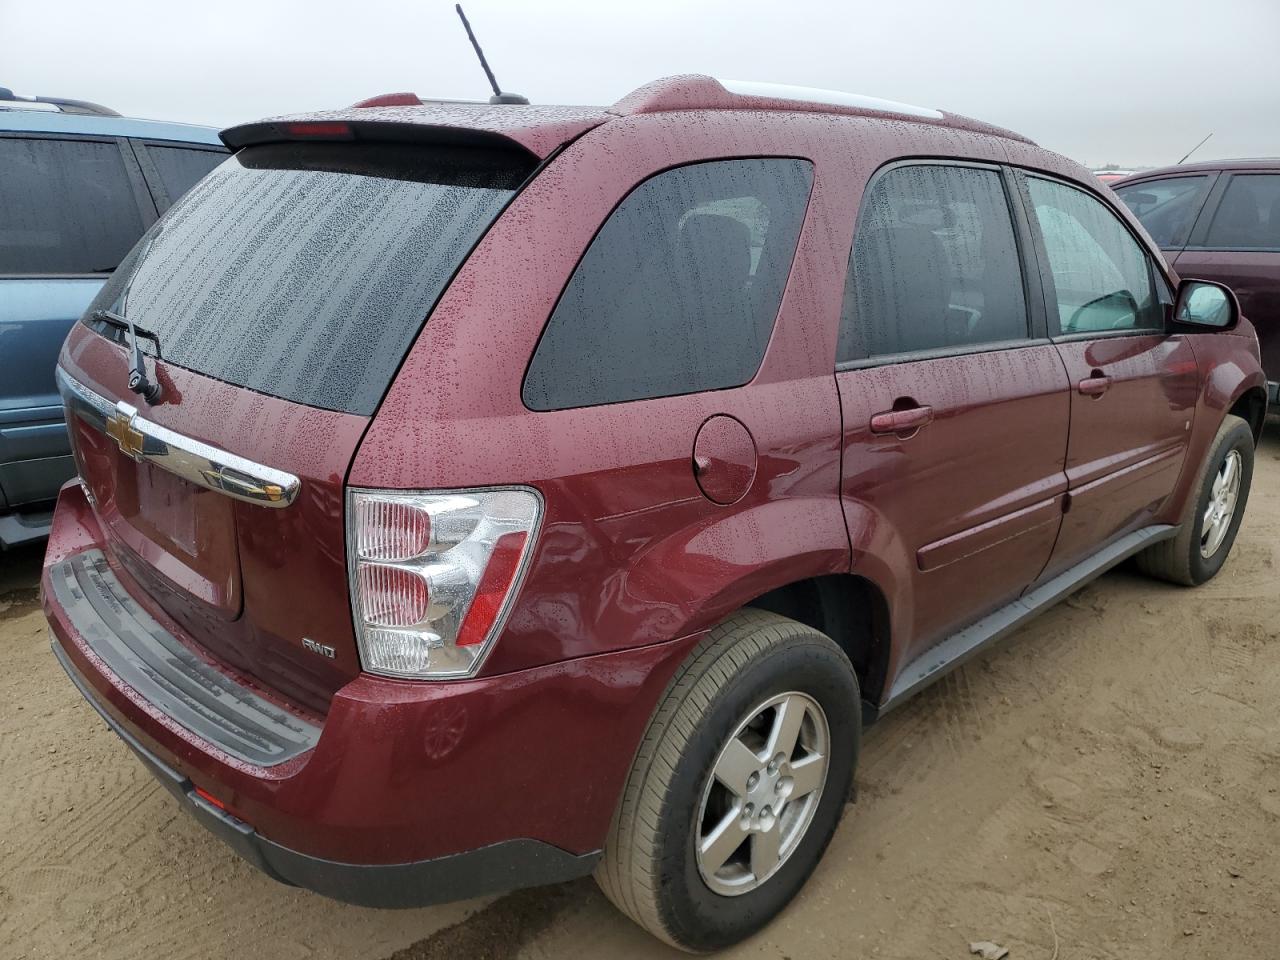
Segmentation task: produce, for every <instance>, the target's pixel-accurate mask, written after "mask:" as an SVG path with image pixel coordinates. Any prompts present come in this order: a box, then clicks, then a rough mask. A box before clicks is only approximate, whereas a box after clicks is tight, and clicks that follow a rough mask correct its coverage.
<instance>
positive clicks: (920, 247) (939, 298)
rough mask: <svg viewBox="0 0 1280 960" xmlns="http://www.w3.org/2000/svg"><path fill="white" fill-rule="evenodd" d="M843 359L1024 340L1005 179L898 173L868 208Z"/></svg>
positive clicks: (880, 185) (964, 172)
mask: <svg viewBox="0 0 1280 960" xmlns="http://www.w3.org/2000/svg"><path fill="white" fill-rule="evenodd" d="M840 326H841V331H840V348H839V353H838V357H837V359H839V360H852V359H859V358H863V357H878V356H885V355H888V354H896V353H908V352H914V351H920V350H932V349H938V348H945V347H962V346H968V345H971V344H981V343H994V342H998V341H1005V340H1017V339H1020V338H1023V337H1026V336H1027V310H1026V301H1025V299H1024V296H1023V289H1022V271H1021V267H1020V266H1019V261H1018V245H1017V241H1016V240H1015V239H1014V233H1013V222H1012V220H1011V219H1010V214H1009V203H1008V200H1007V198H1006V196H1005V191H1004V184H1003V181H1002V179H1001V177H1000V174H999V173H997V172H996V171H994V170H979V169H974V168H971V167H956V166H930V165H917V164H912V165H910V166H904V167H897V168H895V169H892V170H890V171H889V172H888V173H885V174H884V175H883V176H881V177H879V178H877V179H876V180H875V182H874V183H873V184H872V185H871V187H870V189H869V190H868V191H867V194H866V196H865V197H864V198H863V201H862V212H861V214H859V217H858V232H857V237H856V238H855V240H854V245H853V257H852V264H851V267H850V270H849V274H848V277H847V280H846V290H845V300H844V315H843V316H842V318H841V324H840Z"/></svg>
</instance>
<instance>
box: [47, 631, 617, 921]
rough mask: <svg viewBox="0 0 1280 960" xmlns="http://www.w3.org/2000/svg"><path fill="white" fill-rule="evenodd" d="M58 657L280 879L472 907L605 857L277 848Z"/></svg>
mask: <svg viewBox="0 0 1280 960" xmlns="http://www.w3.org/2000/svg"><path fill="white" fill-rule="evenodd" d="M53 653H54V656H55V657H57V659H58V662H59V663H60V664H62V668H63V669H64V670H66V671H67V676H68V677H70V678H71V682H72V683H73V684H75V686H76V688H77V689H78V690H79V691H80V693H81V694H83V695H84V698H85V699H86V700H87V701H89V704H90V706H92V707H93V708H94V709H95V710H97V711H98V713H99V715H101V717H102V719H103V720H105V721H106V723H107V726H109V727H110V728H111V729H112V730H114V731H115V733H116V734H117V735H118V736H119V737H120V739H121V740H123V741H124V742H125V743H126V744H127V745H128V746H129V749H131V750H132V751H133V752H134V753H135V754H137V756H138V759H139V760H141V761H142V762H143V764H144V765H145V766H146V767H147V769H148V770H149V771H150V772H151V774H152V775H153V776H154V777H155V778H156V779H157V780H159V781H160V783H161V785H162V786H163V787H164V788H165V789H166V790H168V791H169V793H171V794H172V795H173V796H174V798H176V799H177V801H178V803H179V804H181V806H182V808H183V809H184V810H185V811H186V812H187V813H189V814H191V815H192V816H193V817H195V818H196V820H198V821H199V822H200V823H201V825H203V826H204V827H205V829H207V830H208V831H209V832H210V833H212V834H213V835H214V836H216V837H217V838H218V839H219V840H221V841H222V842H223V843H225V844H226V845H227V846H229V847H230V848H231V849H232V850H234V851H235V852H236V853H237V854H239V855H240V856H241V857H243V858H244V859H245V860H247V861H249V863H251V864H253V865H254V866H255V867H257V868H258V869H259V870H261V871H262V872H263V873H265V874H267V876H269V877H271V878H272V879H275V880H278V881H280V882H281V883H286V884H289V885H290V886H299V887H306V888H308V889H310V890H314V891H316V892H317V893H323V894H325V895H327V896H330V897H334V898H335V899H338V900H343V901H346V902H348V903H354V904H358V905H360V906H365V907H419V906H426V905H427V904H430V903H441V902H444V901H448V900H465V899H467V898H469V897H477V896H481V895H483V894H486V893H495V892H498V891H501V890H511V889H515V888H517V887H527V886H537V885H541V884H548V883H560V882H563V881H565V880H572V879H575V878H577V877H582V876H586V875H587V874H588V873H590V872H591V870H592V869H593V868H594V867H595V864H596V861H597V860H599V859H600V854H599V853H589V854H584V855H581V856H575V855H573V854H571V853H566V852H565V851H563V850H561V849H559V848H558V847H554V846H551V845H550V844H547V843H541V842H539V841H537V840H528V839H519V840H506V841H500V842H498V843H494V844H491V845H489V846H487V847H483V848H481V849H479V850H470V851H467V852H465V853H458V854H453V855H452V856H444V857H438V858H435V859H431V860H419V861H416V862H412V863H396V864H360V863H341V862H338V861H334V860H325V859H322V858H320V857H312V856H308V855H307V854H305V853H301V852H299V851H297V850H291V849H290V848H288V847H285V846H281V845H280V844H278V843H273V842H272V841H270V840H268V839H267V838H266V837H263V836H261V835H260V834H259V833H258V832H257V831H256V830H254V829H253V827H251V826H250V825H249V824H247V823H245V822H244V821H243V820H241V819H240V818H239V817H236V816H234V815H233V814H230V813H228V812H227V811H226V810H223V809H221V808H220V807H218V806H215V805H214V804H212V803H210V802H209V801H208V800H206V799H205V798H204V797H202V796H200V794H198V793H197V792H196V788H195V785H194V784H192V782H191V781H190V780H189V779H187V778H186V777H184V776H183V775H182V774H180V773H178V772H177V771H176V770H174V769H173V768H172V767H170V766H168V765H167V764H166V763H165V762H164V761H163V760H161V759H160V758H159V757H157V756H156V755H155V754H154V753H152V752H151V751H149V750H148V749H147V748H146V747H144V746H143V745H142V744H141V743H140V742H139V741H138V739H137V737H135V736H133V735H132V734H131V733H129V731H128V730H126V729H125V728H124V727H123V726H122V725H121V724H120V723H118V722H117V721H116V720H115V719H114V718H113V717H112V716H111V714H109V713H107V711H106V710H104V709H103V708H102V706H101V705H100V704H99V703H98V701H97V700H96V699H95V698H94V695H93V693H92V692H91V690H90V689H89V687H88V685H87V684H86V682H85V680H84V679H83V678H82V677H81V676H80V675H79V674H78V673H77V672H76V669H75V667H73V666H72V665H71V661H70V660H69V659H68V657H67V655H66V653H64V652H63V650H62V648H61V647H59V645H58V644H57V642H56V641H55V642H54V643H53Z"/></svg>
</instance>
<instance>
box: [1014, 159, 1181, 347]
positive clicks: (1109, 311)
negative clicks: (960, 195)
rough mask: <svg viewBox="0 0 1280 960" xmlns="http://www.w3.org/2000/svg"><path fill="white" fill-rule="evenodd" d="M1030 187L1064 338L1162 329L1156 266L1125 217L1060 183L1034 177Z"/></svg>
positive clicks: (1059, 324) (1080, 191)
mask: <svg viewBox="0 0 1280 960" xmlns="http://www.w3.org/2000/svg"><path fill="white" fill-rule="evenodd" d="M1027 188H1028V191H1029V193H1030V196H1031V204H1032V207H1033V208H1034V210H1035V220H1036V223H1037V225H1038V227H1039V229H1040V234H1041V241H1042V243H1043V246H1044V251H1045V255H1046V256H1047V257H1048V260H1049V268H1050V274H1051V276H1052V287H1053V291H1054V298H1055V299H1056V301H1057V308H1058V309H1057V318H1058V332H1059V333H1061V334H1067V335H1070V334H1077V333H1105V332H1108V331H1124V330H1134V329H1159V328H1161V327H1162V325H1163V324H1162V308H1161V304H1160V298H1159V296H1158V293H1157V290H1156V286H1155V281H1154V279H1153V272H1152V267H1151V263H1150V260H1149V258H1148V256H1147V253H1146V250H1145V249H1144V248H1143V247H1142V245H1141V244H1139V243H1138V241H1137V240H1136V239H1135V238H1134V236H1133V234H1131V233H1130V232H1129V231H1128V229H1127V228H1126V227H1125V225H1124V223H1123V222H1122V221H1121V220H1120V218H1119V217H1118V216H1116V215H1115V213H1113V212H1112V211H1111V210H1109V209H1108V208H1107V207H1106V205H1105V204H1103V203H1102V202H1101V201H1099V200H1097V199H1095V198H1094V197H1091V196H1090V195H1089V194H1087V193H1085V192H1084V191H1083V190H1077V189H1076V188H1075V187H1069V186H1067V185H1066V184H1063V183H1059V182H1057V181H1054V180H1043V179H1041V178H1039V177H1028V178H1027Z"/></svg>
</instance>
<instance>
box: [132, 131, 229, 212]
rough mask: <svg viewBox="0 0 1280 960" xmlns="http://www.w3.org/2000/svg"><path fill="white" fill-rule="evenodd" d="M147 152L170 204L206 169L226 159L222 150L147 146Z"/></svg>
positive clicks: (202, 174) (200, 176)
mask: <svg viewBox="0 0 1280 960" xmlns="http://www.w3.org/2000/svg"><path fill="white" fill-rule="evenodd" d="M147 154H148V155H149V156H150V157H151V162H152V163H154V164H155V165H156V172H157V173H159V174H160V182H161V183H162V184H163V185H164V189H165V192H166V193H167V194H168V197H167V198H166V199H167V200H168V202H169V203H170V204H173V203H177V201H178V199H179V198H180V197H181V196H182V195H183V194H184V193H186V192H187V191H188V190H190V189H191V188H192V187H194V186H195V185H196V184H197V183H198V182H199V181H200V179H201V178H202V177H204V176H205V175H207V174H208V173H209V171H210V170H212V169H213V168H214V167H216V166H217V165H218V164H220V163H221V162H222V161H223V160H225V159H227V155H226V153H225V152H223V151H222V150H191V149H188V148H186V147H158V146H155V145H154V144H150V145H148V146H147Z"/></svg>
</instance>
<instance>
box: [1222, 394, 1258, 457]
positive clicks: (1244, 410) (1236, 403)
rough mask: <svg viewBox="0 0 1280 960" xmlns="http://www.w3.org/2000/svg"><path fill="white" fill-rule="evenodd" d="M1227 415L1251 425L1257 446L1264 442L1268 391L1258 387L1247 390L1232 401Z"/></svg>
mask: <svg viewBox="0 0 1280 960" xmlns="http://www.w3.org/2000/svg"><path fill="white" fill-rule="evenodd" d="M1227 413H1229V414H1234V415H1235V416H1237V417H1239V418H1240V419H1242V420H1244V422H1245V423H1247V424H1249V429H1250V430H1251V431H1252V432H1253V442H1254V445H1255V446H1256V445H1257V444H1258V443H1259V442H1260V441H1261V440H1262V427H1263V424H1265V423H1266V420H1267V391H1266V389H1265V388H1263V387H1258V386H1252V387H1248V388H1246V389H1245V390H1244V391H1243V392H1242V393H1241V394H1240V395H1239V396H1238V397H1236V399H1235V400H1233V401H1232V403H1231V407H1230V408H1229V409H1228V410H1227Z"/></svg>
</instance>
